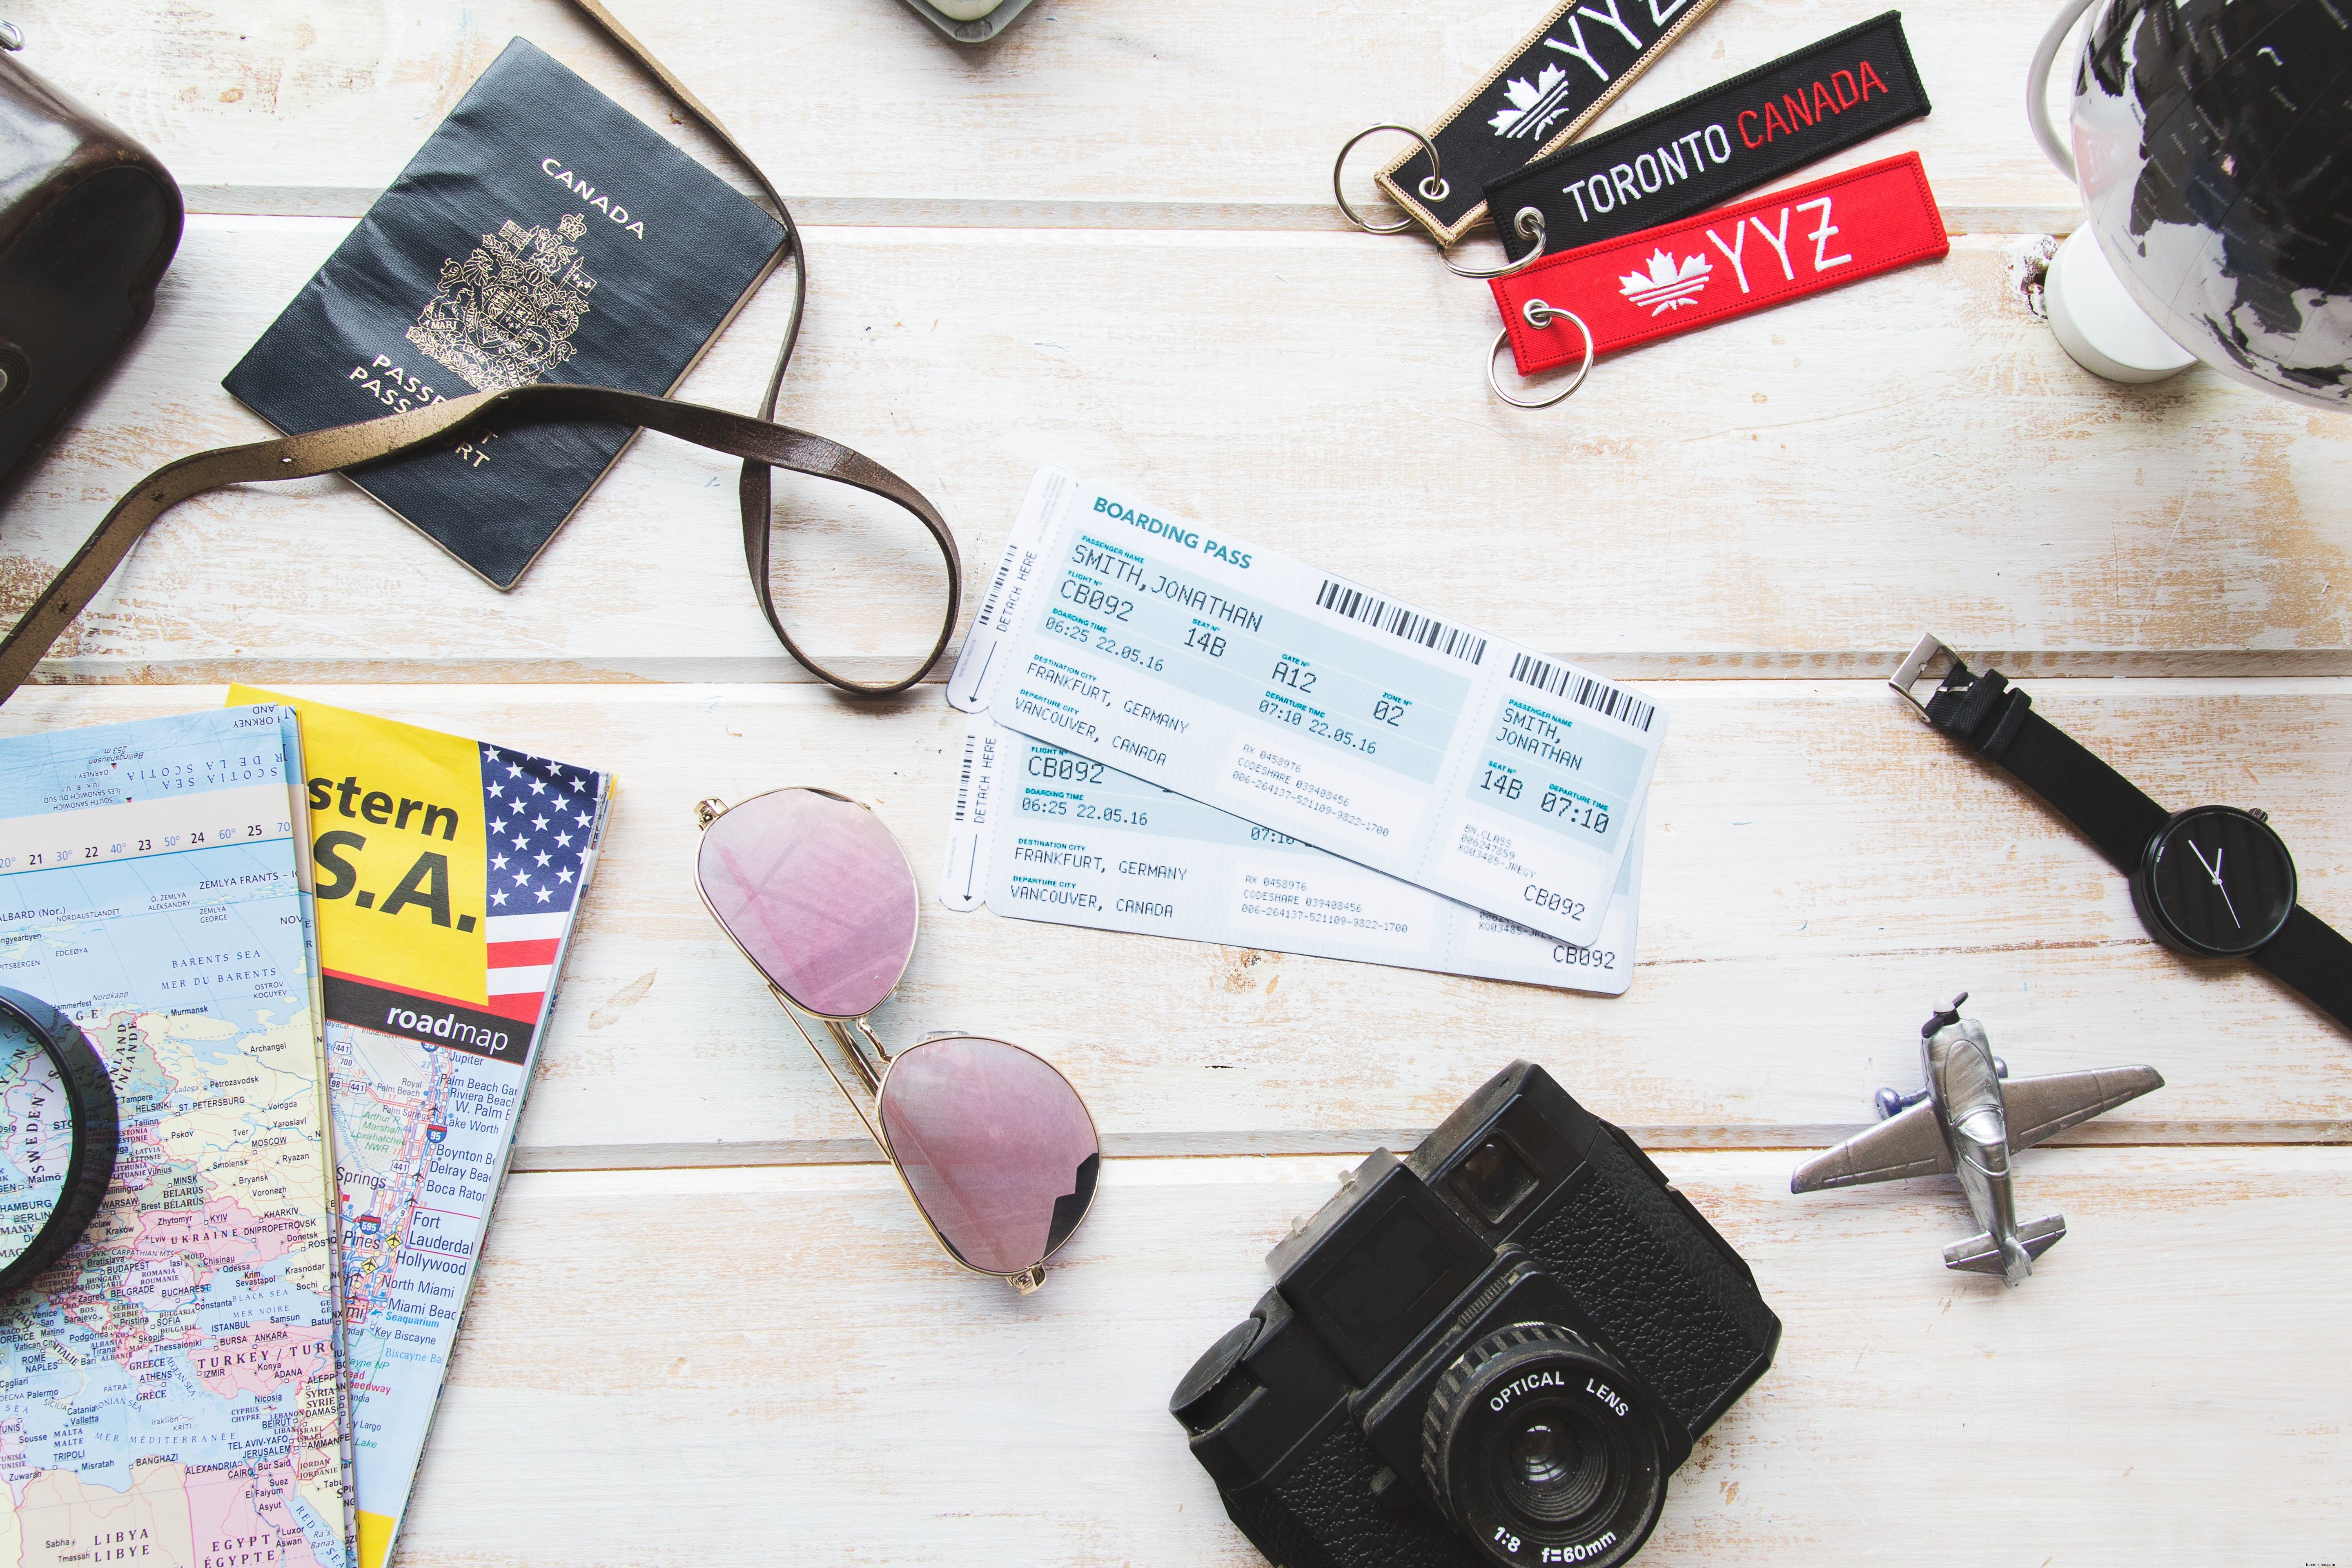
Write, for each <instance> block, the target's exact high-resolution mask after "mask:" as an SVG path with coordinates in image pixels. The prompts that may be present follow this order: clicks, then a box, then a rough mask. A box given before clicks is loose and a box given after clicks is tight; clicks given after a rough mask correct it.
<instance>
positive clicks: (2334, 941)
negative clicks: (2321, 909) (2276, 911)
mask: <svg viewBox="0 0 2352 1568" xmlns="http://www.w3.org/2000/svg"><path fill="white" fill-rule="evenodd" d="M2252 957H2253V961H2254V962H2255V963H2259V964H2261V965H2262V966H2263V968H2264V969H2267V970H2269V971H2270V972H2271V973H2273V974H2275V975H2277V976H2278V977H2279V978H2280V979H2281V980H2284V981H2285V982H2286V983H2287V984H2289V985H2292V986H2294V988H2295V989H2296V990H2297V991H2300V992H2302V993H2303V994H2304V996H2305V998H2306V999H2308V1000H2309V1001H2310V1003H2311V1005H2313V1006H2315V1007H2317V1008H2318V1009H2319V1010H2320V1011H2322V1012H2324V1013H2326V1014H2327V1015H2328V1016H2330V1017H2332V1018H2334V1019H2335V1020H2336V1022H2337V1023H2339V1024H2341V1025H2343V1026H2345V1027H2346V1028H2347V1029H2352V941H2347V940H2346V939H2345V937H2344V934H2343V933H2342V932H2341V931H2337V930H2336V928H2335V927H2334V926H2331V925H2329V924H2328V923H2327V922H2326V921H2323V920H2321V919H2320V918H2319V917H2318V916H2317V915H2315V914H2313V913H2312V912H2311V911H2310V910H2306V909H2305V908H2304V907H2303V906H2302V905H2301V904H2297V905H2295V907H2294V910H2292V911H2290V912H2289V913H2288V915H2287V917H2286V924H2284V925H2283V926H2281V927H2280V928H2279V933H2278V935H2276V936H2274V937H2273V938H2271V940H2270V941H2269V942H2265V943H2264V944H2263V946H2262V947H2261V948H2259V949H2257V950H2256V951H2255V952H2254V953H2253V954H2252Z"/></svg>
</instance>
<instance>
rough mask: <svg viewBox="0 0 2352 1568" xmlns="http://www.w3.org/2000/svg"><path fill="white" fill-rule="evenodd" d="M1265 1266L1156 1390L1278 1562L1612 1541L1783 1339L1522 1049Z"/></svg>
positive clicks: (1468, 1557) (1515, 1556)
mask: <svg viewBox="0 0 2352 1568" xmlns="http://www.w3.org/2000/svg"><path fill="white" fill-rule="evenodd" d="M1266 1267H1267V1268H1270V1269H1271V1270H1273V1272H1274V1276H1275V1288H1274V1289H1271V1290H1269V1291H1267V1292H1266V1294H1265V1299H1264V1300H1261V1301H1259V1302H1258V1304H1257V1307H1256V1309H1255V1310H1254V1311H1253V1312H1252V1313H1251V1314H1250V1317H1249V1319H1248V1321H1245V1322H1244V1323H1242V1324H1240V1325H1239V1326H1238V1327H1236V1328H1235V1329H1234V1331H1232V1332H1231V1333H1228V1334H1227V1335H1225V1337H1224V1338H1223V1339H1221V1340H1219V1341H1218V1342H1216V1344H1215V1345H1214V1346H1213V1347H1212V1348H1211V1349H1210V1351H1209V1353H1208V1354H1206V1355H1204V1356H1202V1358H1201V1359H1200V1361H1199V1362H1197V1363H1194V1365H1193V1367H1192V1371H1191V1372H1189V1373H1186V1374H1185V1376H1184V1381H1183V1382H1182V1383H1181V1384H1179V1385H1178V1387H1177V1390H1176V1394H1175V1397H1174V1398H1173V1399H1171V1401H1170V1402H1169V1409H1170V1411H1171V1413H1172V1414H1173V1415H1175V1417H1176V1419H1177V1420H1178V1421H1180V1422H1181V1423H1182V1424H1183V1426H1184V1429H1185V1430H1186V1431H1187V1432H1188V1433H1190V1434H1191V1435H1192V1453H1193V1455H1194V1456H1195V1457H1196V1458H1199V1459H1200V1461H1201V1464H1202V1467H1203V1468H1206V1469H1207V1470H1208V1472H1209V1474H1210V1476H1211V1477H1212V1478H1213V1479H1215V1481H1216V1483H1217V1490H1218V1491H1219V1492H1221V1493H1222V1494H1223V1497H1224V1500H1225V1511H1226V1512H1227V1513H1229V1514H1231V1515H1233V1519H1234V1523H1235V1524H1238V1525H1240V1526H1241V1527H1242V1530H1243V1531H1244V1532H1245V1533H1246V1534H1247V1535H1248V1536H1249V1538H1250V1539H1251V1540H1252V1541H1253V1542H1256V1543H1257V1547H1258V1550H1259V1551H1261V1552H1265V1554H1266V1556H1267V1557H1268V1558H1269V1559H1270V1560H1272V1561H1273V1562H1275V1563H1279V1564H1281V1565H1282V1568H1358V1565H1366V1568H1369V1565H1371V1564H1380V1565H1381V1568H1474V1565H1475V1564H1478V1563H1513V1564H1517V1563H1582V1564H1599V1565H1604V1568H1605V1565H1606V1564H1609V1563H1620V1562H1622V1561H1623V1560H1624V1559H1626V1558H1628V1557H1630V1556H1632V1555H1633V1553H1634V1552H1637V1551H1639V1550H1641V1547H1642V1543H1643V1542H1644V1541H1646V1540H1648V1539H1649V1534H1650V1531H1651V1529H1652V1527H1653V1526H1654V1525H1655V1524H1656V1523H1657V1520H1658V1512H1659V1510H1660V1509H1661V1508H1662V1507H1663V1506H1664V1503H1665V1497H1666V1478H1667V1476H1669V1475H1671V1474H1672V1473H1673V1472H1674V1470H1675V1467H1677V1466H1678V1465H1680V1464H1681V1463H1682V1462H1683V1460H1684V1459H1685V1458H1687V1457H1688V1456H1689V1454H1690V1450H1691V1445H1692V1443H1693V1442H1694V1441H1696V1439H1697V1437H1698V1436H1699V1435H1700V1434H1702V1433H1704V1432H1705V1431H1706V1429H1707V1428H1708V1427H1710V1426H1714V1425H1715V1423H1716V1421H1717V1418H1718V1417H1720V1416H1721V1415H1723V1413H1724V1412H1725V1411H1726V1410H1727V1409H1729V1408H1730V1407H1731V1405H1732V1402H1733V1401H1734V1400H1737V1399H1738V1397H1739V1396H1740V1395H1741V1394H1744V1393H1746V1392H1747V1391H1748V1385H1749V1384H1753V1383H1754V1382H1755V1381H1756V1380H1757V1379H1758V1378H1759V1377H1761V1376H1763V1375H1764V1369H1765V1368H1766V1367H1768V1366H1769V1365H1771V1364H1772V1352H1773V1350H1774V1348H1775V1347H1776V1346H1778V1345H1779V1343H1780V1319H1779V1318H1777V1317H1775V1316H1774V1315H1773V1313H1772V1310H1771V1309H1770V1308H1769V1307H1767V1306H1766V1305H1765V1304H1764V1299H1763V1298H1762V1297H1761V1296H1759V1295H1758V1294H1757V1291H1756V1279H1755V1277H1754V1275H1752V1274H1751V1273H1750V1272H1749V1271H1748V1265H1747V1264H1746V1263H1744V1262H1742V1261H1741V1260H1740V1258H1739V1255H1738V1253H1736V1252H1734V1251H1732V1250H1731V1247H1730V1246H1729V1244H1727V1242H1725V1240H1724V1239H1723V1237H1720V1236H1717V1234H1716V1233H1715V1227H1714V1226H1710V1225H1708V1224H1707V1223H1706V1220H1705V1219H1704V1218H1702V1217H1701V1216H1700V1215H1699V1212H1698V1211H1697V1210H1696V1209H1695V1208H1693V1207H1692V1206H1691V1205H1690V1201H1689V1200H1688V1199H1687V1198H1685V1197H1684V1196H1683V1195H1682V1194H1680V1193H1677V1192H1675V1190H1674V1189H1673V1188H1672V1187H1670V1186H1668V1185H1667V1184H1666V1178H1665V1177H1664V1174H1662V1173H1660V1172H1659V1170H1658V1168H1657V1167H1656V1166H1655V1165H1653V1164H1652V1163H1650V1161H1649V1157H1648V1156H1647V1155H1645V1154H1643V1152H1642V1151H1641V1149H1640V1148H1639V1147H1637V1146H1636V1145H1635V1144H1634V1142H1633V1140H1632V1139H1630V1138H1628V1137H1626V1136H1625V1134H1624V1133H1623V1132H1622V1131H1619V1130H1618V1129H1617V1128H1615V1127H1612V1126H1611V1125H1610V1124H1609V1123H1608V1122H1606V1121H1601V1119H1600V1118H1599V1117H1597V1116H1595V1115H1593V1114H1592V1113H1591V1111H1589V1110H1585V1109H1583V1108H1582V1107H1581V1106H1580V1105H1578V1104H1577V1103H1576V1102H1575V1101H1574V1100H1570V1098H1569V1097H1568V1094H1567V1092H1566V1091H1565V1090H1563V1089H1561V1088H1560V1087H1559V1085H1558V1084H1557V1083H1554V1082H1553V1081H1552V1079H1551V1077H1550V1075H1549V1074H1548V1073H1546V1072H1545V1071H1544V1070H1543V1068H1539V1067H1537V1066H1535V1065H1534V1064H1532V1063H1530V1062H1514V1063H1512V1064H1511V1066H1510V1067H1508V1068H1506V1069H1504V1070H1503V1071H1502V1072H1500V1073H1498V1074H1496V1076H1495V1077H1494V1078H1493V1079H1489V1080H1488V1081H1487V1082H1486V1086H1485V1087H1484V1088H1482V1089H1479V1090H1478V1092H1477V1093H1476V1094H1474V1095H1472V1096H1471V1097H1470V1099H1469V1100H1466V1101H1465V1102H1464V1104H1463V1105H1462V1107H1461V1109H1460V1110H1456V1111H1454V1114H1453V1115H1451V1116H1449V1117H1447V1118H1446V1119H1445V1121H1444V1125H1442V1126H1440V1127H1439V1128H1438V1129H1437V1131H1434V1132H1433V1133H1431V1134H1430V1135H1429V1136H1428V1137H1427V1138H1426V1139H1424V1140H1423V1142H1422V1144H1421V1147H1419V1148H1418V1149H1415V1150H1414V1151H1413V1152H1412V1155H1411V1156H1410V1157H1409V1158H1407V1159H1403V1160H1400V1159H1398V1158H1397V1157H1396V1156H1395V1155H1394V1154H1391V1153H1390V1152H1388V1151H1387V1150H1385V1149H1382V1150H1380V1151H1378V1152H1375V1153H1374V1154H1373V1155H1372V1156H1371V1157H1370V1159H1368V1160H1366V1161H1365V1162H1364V1163H1362V1164H1361V1165H1359V1166H1358V1167H1357V1168H1356V1169H1355V1171H1354V1172H1353V1173H1351V1174H1350V1175H1349V1177H1348V1179H1347V1183H1346V1184H1345V1185H1344V1186H1342V1187H1341V1189H1340V1191H1339V1196H1337V1197H1335V1198H1333V1199H1332V1200H1331V1201H1330V1202H1329V1203H1328V1204H1325V1205H1323V1207H1322V1209H1321V1211H1320V1212H1319V1213H1318V1214H1317V1215H1315V1217H1314V1218H1313V1219H1312V1220H1309V1221H1307V1223H1306V1224H1305V1225H1304V1226H1301V1227H1300V1228H1299V1229H1297V1231H1295V1232H1293V1233H1292V1234H1291V1235H1290V1236H1289V1237H1286V1239H1285V1240H1284V1241H1283V1242H1282V1243H1281V1244H1280V1245H1279V1246H1277V1247H1276V1248H1275V1249H1274V1250H1273V1251H1272V1252H1270V1253H1268V1254H1267V1255H1266Z"/></svg>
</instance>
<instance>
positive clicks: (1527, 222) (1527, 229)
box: [1437, 207, 1544, 283]
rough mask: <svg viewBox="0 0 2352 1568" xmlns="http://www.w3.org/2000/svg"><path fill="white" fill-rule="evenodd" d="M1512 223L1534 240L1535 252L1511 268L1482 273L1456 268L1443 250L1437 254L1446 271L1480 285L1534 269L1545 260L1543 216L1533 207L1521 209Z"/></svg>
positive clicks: (1519, 259)
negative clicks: (1539, 262)
mask: <svg viewBox="0 0 2352 1568" xmlns="http://www.w3.org/2000/svg"><path fill="white" fill-rule="evenodd" d="M1511 221H1512V225H1513V226H1514V227H1516V228H1517V230H1518V231H1519V233H1520V235H1521V236H1522V237H1525V238H1528V239H1532V240H1534V241H1535V242H1536V244H1535V248H1534V249H1533V250H1530V251H1528V253H1527V254H1526V255H1525V256H1522V257H1520V258H1518V259H1517V261H1514V262H1512V263H1511V264H1510V265H1509V266H1507V267H1497V268H1495V269H1494V270H1492V271H1490V272H1480V271H1477V270H1475V269H1474V268H1468V267H1456V266H1454V262H1453V259H1452V258H1450V257H1448V256H1447V255H1446V254H1445V253H1444V251H1442V250H1441V251H1439V252H1438V253H1437V259H1438V260H1440V261H1443V262H1444V263H1445V270H1447V271H1448V272H1451V273H1453V274H1454V276H1455V277H1456V278H1468V279H1472V280H1474V281H1475V282H1480V283H1484V282H1487V281H1489V280H1490V279H1496V278H1508V277H1509V276H1511V274H1513V273H1514V272H1524V271H1526V270H1527V269H1528V268H1530V267H1533V266H1534V265H1535V264H1536V263H1537V262H1538V261H1541V260H1542V259H1543V253H1544V221H1543V214H1541V213H1539V212H1538V211H1537V210H1536V209H1535V208H1533V207H1521V208H1520V209H1519V216H1517V217H1516V218H1514V219H1512V220H1511Z"/></svg>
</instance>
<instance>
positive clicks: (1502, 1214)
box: [1448, 1138, 1536, 1229]
mask: <svg viewBox="0 0 2352 1568" xmlns="http://www.w3.org/2000/svg"><path fill="white" fill-rule="evenodd" d="M1448 1180H1449V1182H1450V1184H1451V1185H1452V1186H1453V1188H1454V1196H1456V1197H1458V1198H1460V1199H1461V1200H1462V1201H1463V1202H1464V1203H1465V1204H1468V1205H1470V1207H1471V1209H1472V1211H1473V1212H1475V1214H1476V1215H1478V1217H1479V1218H1480V1219H1483V1220H1485V1221H1486V1223H1487V1224H1488V1225H1491V1226H1495V1227H1496V1229H1500V1228H1501V1227H1502V1225H1503V1222H1504V1221H1505V1220H1507V1219H1508V1218H1509V1217H1510V1214H1511V1211H1512V1210H1513V1209H1515V1208H1517V1207H1518V1206H1519V1204H1520V1201H1521V1200H1522V1199H1524V1198H1525V1197H1526V1196H1527V1195H1528V1194H1529V1193H1532V1192H1534V1191H1535V1190H1536V1173H1534V1172H1533V1171H1531V1170H1529V1169H1528V1163H1527V1162H1526V1161H1524V1160H1522V1159H1520V1158H1519V1157H1518V1155H1517V1153H1515V1152H1513V1151H1512V1149H1511V1146H1510V1145H1509V1144H1507V1143H1506V1142H1503V1141H1502V1139H1500V1138H1489V1139H1487V1140H1486V1142H1484V1143H1481V1144H1480V1145H1478V1147H1477V1148H1476V1149H1475V1150H1474V1151H1472V1152H1471V1154H1470V1157H1469V1158H1468V1159H1466V1160H1465V1161H1463V1162H1462V1163H1461V1164H1460V1165H1459V1166H1458V1167H1456V1169H1455V1170H1454V1174H1453V1175H1452V1176H1451V1177H1450V1178H1448Z"/></svg>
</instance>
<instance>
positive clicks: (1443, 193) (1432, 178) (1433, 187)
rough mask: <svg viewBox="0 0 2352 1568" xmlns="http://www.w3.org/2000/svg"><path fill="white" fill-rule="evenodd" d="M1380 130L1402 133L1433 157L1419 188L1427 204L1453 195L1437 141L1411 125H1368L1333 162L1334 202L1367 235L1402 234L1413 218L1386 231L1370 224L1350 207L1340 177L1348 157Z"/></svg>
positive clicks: (1340, 150) (1350, 139)
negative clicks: (1440, 162) (1447, 182)
mask: <svg viewBox="0 0 2352 1568" xmlns="http://www.w3.org/2000/svg"><path fill="white" fill-rule="evenodd" d="M1379 131H1401V132H1403V133H1404V134H1405V135H1407V136H1410V137H1412V139H1413V140H1414V141H1416V142H1420V143H1421V149H1422V151H1423V152H1424V153H1428V154H1429V173H1428V174H1424V175H1423V176H1422V181H1421V184H1420V185H1419V186H1418V187H1416V188H1417V189H1418V190H1419V191H1420V192H1421V199H1422V200H1423V201H1425V202H1442V201H1444V199H1445V198H1446V197H1447V196H1448V195H1452V194H1453V187H1452V186H1450V185H1448V184H1446V183H1445V181H1444V178H1443V177H1442V176H1443V174H1444V170H1443V168H1442V167H1441V165H1440V164H1439V163H1438V161H1437V143H1436V142H1432V141H1431V140H1430V139H1429V138H1428V137H1426V136H1423V134H1422V133H1421V132H1418V131H1415V130H1414V129H1413V128H1412V126H1410V125H1367V126H1365V127H1364V128H1363V129H1362V130H1361V131H1359V132H1356V133H1355V134H1354V135H1353V136H1350V137H1349V138H1348V141H1347V144H1346V145H1345V146H1343V147H1341V148H1340V149H1339V156H1338V157H1337V158H1334V159H1333V160H1332V161H1331V195H1332V197H1333V199H1335V200H1336V201H1338V202H1339V210H1340V211H1341V212H1343V213H1345V214H1347V215H1348V221H1349V223H1352V224H1354V225H1355V226H1357V227H1358V228H1360V229H1362V230H1363V231H1364V232H1365V233H1366V234H1402V233H1403V232H1404V231H1405V230H1406V229H1409V228H1411V227H1412V226H1413V220H1412V218H1411V217H1409V216H1408V217H1404V218H1400V219H1399V220H1398V221H1396V222H1395V223H1392V224H1390V225H1389V226H1386V227H1385V228H1384V227H1382V226H1381V225H1379V224H1376V223H1366V222H1365V221H1364V220H1363V218H1362V216H1360V215H1359V214H1358V213H1357V211H1356V209H1355V208H1354V207H1351V206H1349V205H1348V193H1347V192H1346V191H1344V190H1342V189H1341V188H1340V186H1339V176H1340V174H1342V173H1343V172H1345V170H1346V169H1347V166H1348V154H1349V153H1352V152H1354V151H1355V150H1356V143H1357V142H1361V141H1362V140H1363V139H1364V138H1365V137H1367V136H1370V135H1371V134H1372V133H1373V132H1379Z"/></svg>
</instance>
